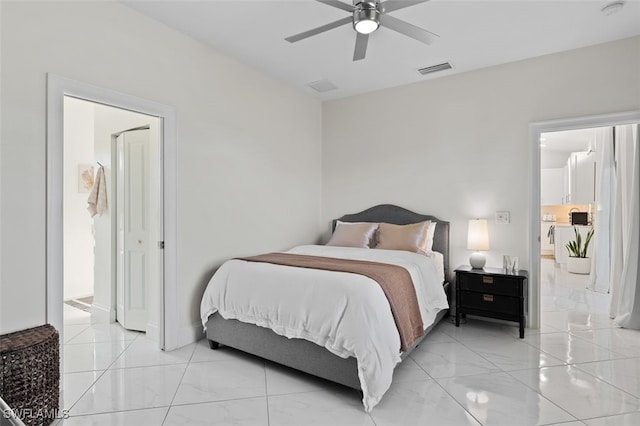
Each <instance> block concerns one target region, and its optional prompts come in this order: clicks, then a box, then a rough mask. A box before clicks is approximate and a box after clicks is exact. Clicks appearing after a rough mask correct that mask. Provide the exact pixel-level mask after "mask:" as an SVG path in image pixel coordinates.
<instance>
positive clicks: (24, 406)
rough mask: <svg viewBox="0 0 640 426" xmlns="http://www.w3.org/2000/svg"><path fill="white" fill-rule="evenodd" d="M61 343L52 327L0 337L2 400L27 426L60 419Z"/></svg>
mask: <svg viewBox="0 0 640 426" xmlns="http://www.w3.org/2000/svg"><path fill="white" fill-rule="evenodd" d="M59 348H60V343H59V336H58V332H57V331H56V329H55V328H53V327H52V326H51V325H48V324H47V325H42V326H39V327H34V328H29V329H27V330H22V331H17V332H15V333H10V334H4V335H2V336H0V396H1V397H2V399H4V400H5V402H6V403H7V404H8V405H9V407H11V408H12V409H13V410H14V412H15V413H16V415H17V416H18V417H20V418H21V419H22V421H23V422H24V423H25V424H27V425H48V424H50V423H51V422H53V420H54V419H55V418H56V417H57V415H58V408H59V407H58V404H59V398H60V349H59Z"/></svg>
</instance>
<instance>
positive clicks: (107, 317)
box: [91, 303, 116, 323]
mask: <svg viewBox="0 0 640 426" xmlns="http://www.w3.org/2000/svg"><path fill="white" fill-rule="evenodd" d="M91 320H92V322H94V323H98V322H107V323H112V322H115V320H116V310H115V309H111V308H110V307H109V306H102V305H100V304H98V303H94V304H93V305H91Z"/></svg>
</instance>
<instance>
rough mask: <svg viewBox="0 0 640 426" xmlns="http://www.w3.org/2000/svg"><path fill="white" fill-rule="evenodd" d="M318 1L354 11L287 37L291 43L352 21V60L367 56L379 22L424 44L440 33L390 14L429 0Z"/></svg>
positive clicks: (430, 41) (380, 24)
mask: <svg viewBox="0 0 640 426" xmlns="http://www.w3.org/2000/svg"><path fill="white" fill-rule="evenodd" d="M316 1H318V2H320V3H324V4H326V5H328V6H333V7H337V8H338V9H342V10H344V11H347V12H349V13H351V16H347V17H345V18H342V19H338V20H337V21H334V22H330V23H328V24H325V25H322V26H320V27H317V28H314V29H311V30H308V31H305V32H302V33H300V34H296V35H292V36H291V37H287V38H285V40H287V41H288V42H289V43H295V42H296V41H300V40H304V39H305V38H308V37H311V36H314V35H316V34H320V33H323V32H325V31H329V30H332V29H334V28H338V27H341V26H343V25H346V24H348V23H350V22H351V23H352V24H353V29H354V30H356V32H357V33H358V34H357V36H356V47H355V50H354V52H353V60H354V61H359V60H361V59H364V57H365V55H366V53H367V43H368V42H369V34H371V33H372V32H374V31H375V30H377V29H378V28H380V26H383V27H387V28H389V29H391V30H394V31H397V32H399V33H400V34H404V35H406V36H407V37H411V38H413V39H415V40H418V41H420V42H422V43H425V44H431V43H432V42H433V41H434V40H435V38H436V37H439V36H438V35H437V34H434V33H432V32H430V31H427V30H424V29H422V28H420V27H416V26H415V25H412V24H410V23H408V22H406V21H403V20H401V19H398V18H394V17H393V16H390V15H388V13H389V12H393V11H394V10H399V9H404V8H405V7H409V6H415V5H416V4H420V3H425V2H427V1H428V0H416V1H413V0H387V1H380V0H353V5H351V4H348V3H344V2H341V1H337V0H316Z"/></svg>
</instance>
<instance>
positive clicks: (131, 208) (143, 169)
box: [117, 130, 151, 331]
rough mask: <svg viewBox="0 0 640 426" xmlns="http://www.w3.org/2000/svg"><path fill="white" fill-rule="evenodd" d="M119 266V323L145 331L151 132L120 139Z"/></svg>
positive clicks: (130, 134) (132, 134)
mask: <svg viewBox="0 0 640 426" xmlns="http://www.w3.org/2000/svg"><path fill="white" fill-rule="evenodd" d="M117 153H118V176H117V202H118V207H117V210H118V218H117V223H118V225H117V228H118V242H117V247H118V263H117V276H118V284H117V293H118V312H117V319H118V322H120V324H122V326H123V327H124V328H127V329H130V330H139V331H146V324H147V307H148V293H149V291H148V288H149V287H148V286H149V282H148V281H149V257H150V253H149V250H150V248H151V244H150V241H149V234H150V230H149V203H148V193H149V130H134V131H129V132H125V133H123V134H121V135H120V136H119V137H118V139H117Z"/></svg>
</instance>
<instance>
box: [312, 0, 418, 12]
mask: <svg viewBox="0 0 640 426" xmlns="http://www.w3.org/2000/svg"><path fill="white" fill-rule="evenodd" d="M316 1H317V2H319V3H324V4H326V5H328V6H333V7H337V8H338V9H342V10H346V11H347V12H353V11H354V10H356V8H355V6H353V5H351V4H348V3H343V2H341V1H336V0H316ZM425 1H426V0H425Z"/></svg>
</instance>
